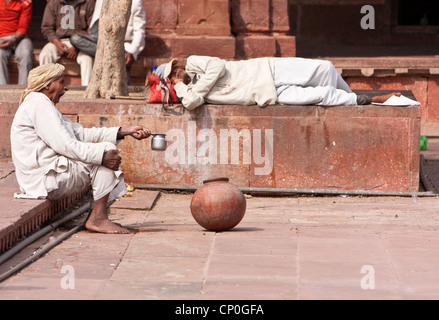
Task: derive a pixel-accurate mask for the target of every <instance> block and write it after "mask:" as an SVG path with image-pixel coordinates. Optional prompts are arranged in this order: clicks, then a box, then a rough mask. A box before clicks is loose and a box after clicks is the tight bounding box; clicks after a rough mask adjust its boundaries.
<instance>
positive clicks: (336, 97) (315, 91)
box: [270, 58, 357, 106]
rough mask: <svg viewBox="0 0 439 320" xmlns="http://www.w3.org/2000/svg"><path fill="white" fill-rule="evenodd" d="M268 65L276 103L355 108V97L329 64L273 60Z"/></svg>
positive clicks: (294, 59) (307, 60)
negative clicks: (276, 97)
mask: <svg viewBox="0 0 439 320" xmlns="http://www.w3.org/2000/svg"><path fill="white" fill-rule="evenodd" d="M270 66H271V71H272V75H273V80H274V83H275V87H276V91H277V96H278V100H277V102H278V103H281V104H296V105H308V104H314V105H330V106H333V105H356V104H357V95H356V94H355V93H352V91H351V90H350V89H349V86H348V84H347V83H346V82H345V81H344V80H343V78H342V77H341V75H340V74H339V73H338V71H337V70H336V69H335V67H334V65H333V64H332V63H331V62H330V61H326V60H314V59H303V58H272V59H270Z"/></svg>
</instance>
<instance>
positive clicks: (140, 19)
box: [125, 0, 146, 60]
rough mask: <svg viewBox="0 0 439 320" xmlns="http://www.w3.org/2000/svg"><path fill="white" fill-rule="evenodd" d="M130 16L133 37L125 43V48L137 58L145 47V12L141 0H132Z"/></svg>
mask: <svg viewBox="0 0 439 320" xmlns="http://www.w3.org/2000/svg"><path fill="white" fill-rule="evenodd" d="M131 9H132V13H131V18H132V22H133V38H132V39H131V41H128V43H126V44H125V50H126V51H127V53H129V54H131V55H132V56H133V58H134V60H137V57H138V56H139V54H140V53H141V52H142V51H143V49H145V25H146V14H145V10H144V9H143V5H142V1H136V0H133V6H132V8H131Z"/></svg>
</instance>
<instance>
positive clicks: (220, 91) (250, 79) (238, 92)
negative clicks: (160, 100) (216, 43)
mask: <svg viewBox="0 0 439 320" xmlns="http://www.w3.org/2000/svg"><path fill="white" fill-rule="evenodd" d="M186 72H187V73H188V74H189V75H190V76H191V78H192V83H190V84H189V85H185V84H184V83H182V82H180V83H178V84H176V85H175V91H176V93H177V96H178V97H179V98H180V99H181V101H182V104H183V105H184V106H185V107H186V108H187V109H189V110H192V109H194V108H196V107H198V106H200V105H202V104H204V103H205V102H207V103H212V104H241V105H251V104H258V105H259V106H265V105H272V104H276V103H279V104H296V105H308V104H315V105H355V104H357V95H356V94H355V93H352V92H351V90H350V89H349V86H348V85H347V84H346V82H345V81H344V80H343V78H342V77H341V75H340V74H339V73H338V72H337V70H336V69H335V67H334V66H333V65H332V63H331V62H329V61H325V60H313V59H302V58H258V59H249V60H242V61H226V60H222V59H219V58H215V57H205V56H190V57H189V58H188V59H187V63H186Z"/></svg>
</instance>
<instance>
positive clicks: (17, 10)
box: [0, 0, 33, 86]
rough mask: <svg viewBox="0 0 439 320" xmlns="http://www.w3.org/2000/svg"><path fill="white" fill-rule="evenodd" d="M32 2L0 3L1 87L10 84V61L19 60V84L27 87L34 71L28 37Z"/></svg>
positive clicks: (8, 0)
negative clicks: (12, 56) (12, 59)
mask: <svg viewBox="0 0 439 320" xmlns="http://www.w3.org/2000/svg"><path fill="white" fill-rule="evenodd" d="M31 15H32V1H30V0H23V1H18V0H4V1H0V85H4V84H8V83H9V74H8V60H9V58H10V56H11V55H12V54H15V57H16V58H17V60H18V84H19V85H23V86H25V85H27V76H28V74H29V71H30V70H31V69H32V57H33V46H32V41H31V40H30V39H29V37H28V29H29V24H30V20H31Z"/></svg>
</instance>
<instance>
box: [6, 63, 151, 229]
mask: <svg viewBox="0 0 439 320" xmlns="http://www.w3.org/2000/svg"><path fill="white" fill-rule="evenodd" d="M67 90H68V87H67V85H66V83H65V79H64V66H62V65H60V64H55V63H54V64H48V65H44V66H40V67H37V68H35V69H33V70H31V71H30V73H29V78H28V87H27V88H26V89H25V90H24V92H23V95H22V97H21V100H20V107H19V108H18V110H17V112H16V114H15V117H14V120H13V122H12V126H11V151H12V160H13V162H14V165H15V174H16V177H17V181H18V183H19V185H20V190H21V193H20V194H16V195H15V197H17V198H35V199H36V198H48V199H61V198H65V197H67V196H69V195H72V194H74V193H78V192H80V191H82V190H84V189H85V188H86V187H88V186H90V185H91V186H92V190H93V198H94V206H93V210H92V211H91V213H90V216H89V218H88V220H87V222H86V224H85V227H86V228H87V229H89V230H91V231H96V232H102V233H128V232H129V231H128V229H126V228H124V227H122V226H119V225H117V224H115V223H113V222H111V221H110V220H109V219H108V217H107V202H108V200H109V198H110V192H111V193H112V197H113V198H117V197H119V196H121V195H123V194H125V192H126V187H125V183H124V179H123V173H122V171H121V170H120V167H119V165H120V163H121V157H120V156H119V150H118V149H117V148H116V146H115V145H116V144H117V143H118V141H119V140H120V139H123V138H124V137H125V136H127V135H131V136H132V137H134V138H135V139H137V140H141V139H145V138H147V137H148V136H149V135H150V134H151V132H150V130H149V129H147V128H145V127H143V126H141V125H139V126H129V127H124V128H123V130H121V128H120V127H114V128H84V127H82V126H81V125H80V124H79V123H73V122H71V121H70V120H68V119H66V118H64V117H63V115H62V114H61V113H60V112H59V111H58V109H57V108H56V104H57V103H58V101H59V99H60V98H61V96H62V95H64V93H65V92H66V91H67Z"/></svg>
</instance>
